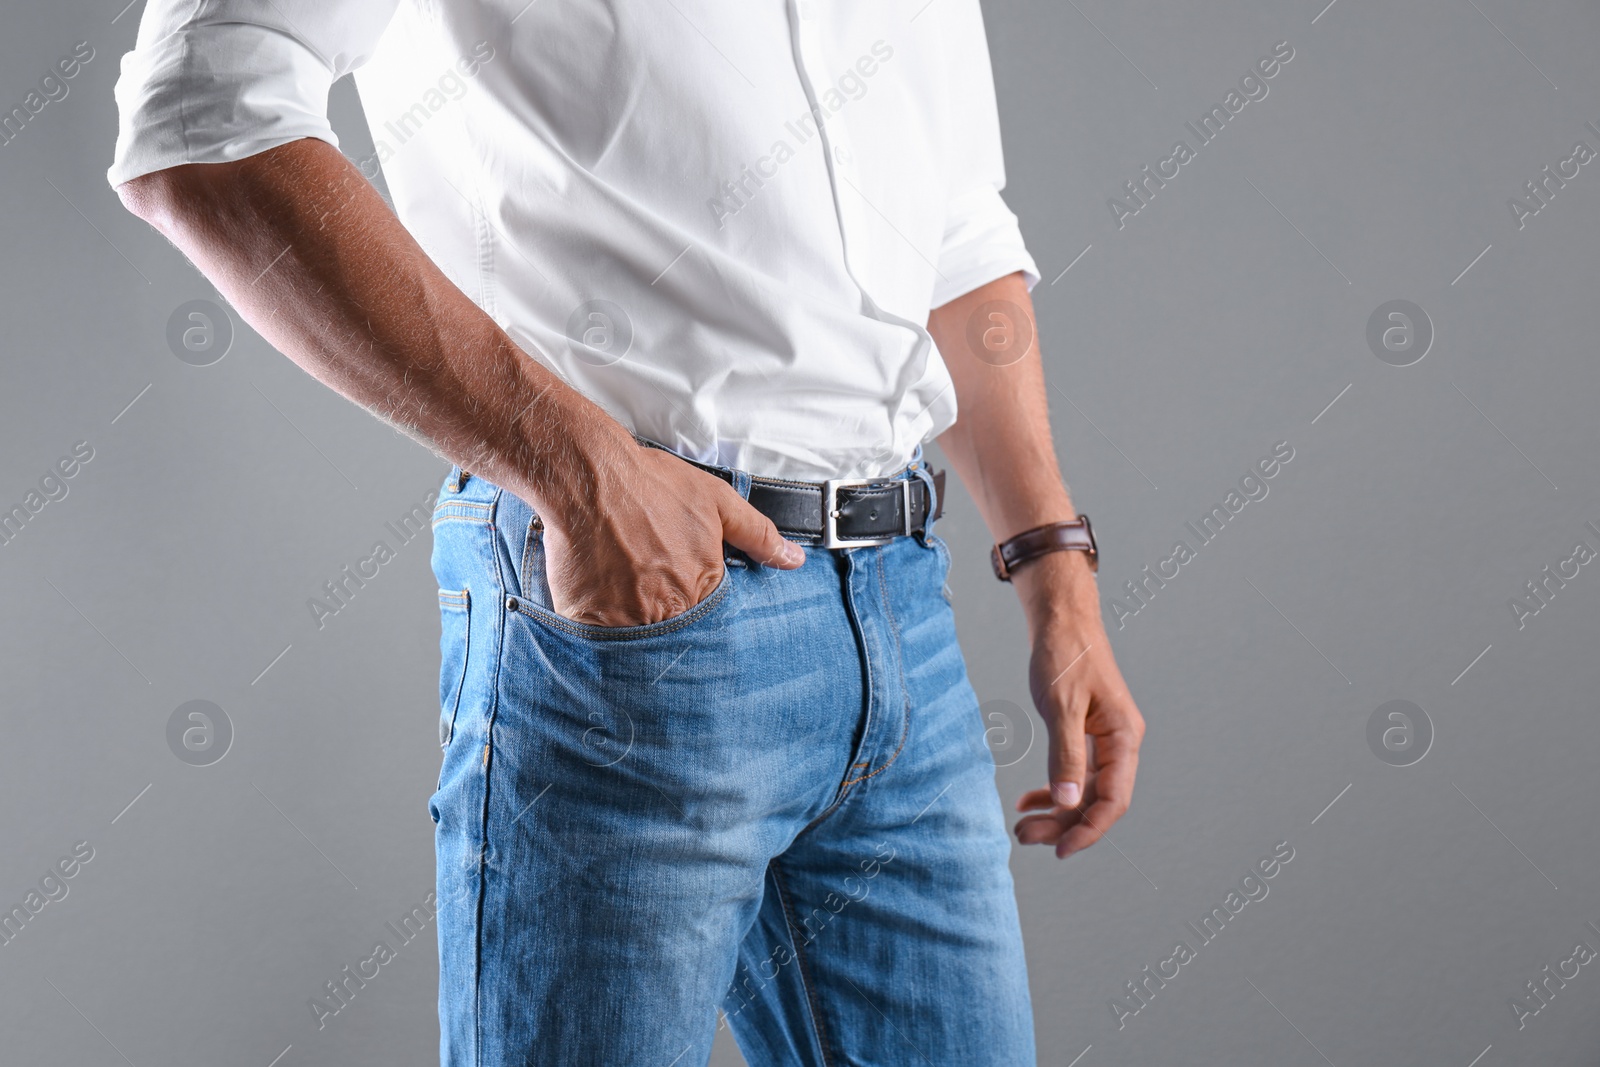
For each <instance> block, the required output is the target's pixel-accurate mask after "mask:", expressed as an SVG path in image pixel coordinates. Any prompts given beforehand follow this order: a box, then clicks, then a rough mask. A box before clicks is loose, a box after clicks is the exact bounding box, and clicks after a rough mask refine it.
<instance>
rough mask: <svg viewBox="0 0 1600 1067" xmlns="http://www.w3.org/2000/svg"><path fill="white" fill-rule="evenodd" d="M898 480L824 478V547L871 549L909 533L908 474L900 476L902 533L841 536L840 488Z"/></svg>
mask: <svg viewBox="0 0 1600 1067" xmlns="http://www.w3.org/2000/svg"><path fill="white" fill-rule="evenodd" d="M895 480H896V479H894V478H829V479H827V480H826V481H824V482H823V483H822V547H823V548H872V547H873V546H875V545H887V544H889V543H890V542H891V541H893V540H894V539H895V538H896V537H900V536H910V534H911V479H910V478H906V477H901V478H900V479H898V480H899V482H900V487H901V488H900V492H901V494H902V498H903V503H902V505H901V509H900V513H901V516H902V517H903V519H904V528H903V529H902V530H901V532H900V533H898V534H889V535H888V536H886V537H840V536H839V490H841V489H854V488H857V487H860V486H863V485H882V484H884V483H886V482H892V481H895Z"/></svg>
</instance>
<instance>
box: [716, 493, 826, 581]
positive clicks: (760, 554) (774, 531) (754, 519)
mask: <svg viewBox="0 0 1600 1067" xmlns="http://www.w3.org/2000/svg"><path fill="white" fill-rule="evenodd" d="M717 512H718V514H719V515H720V516H721V518H722V539H723V540H724V541H726V542H727V543H728V544H730V545H732V546H733V547H734V548H737V549H739V551H741V552H743V553H744V554H745V555H747V556H749V557H750V558H751V559H753V560H755V561H756V562H757V563H761V564H765V565H766V566H769V567H780V568H782V569H783V570H794V569H795V568H796V567H798V566H800V565H801V564H802V563H804V562H805V561H806V550H805V549H803V548H801V547H800V546H799V545H797V544H795V543H794V542H793V541H788V540H785V539H784V537H783V535H782V534H780V533H779V532H778V528H777V527H776V526H774V525H773V524H772V520H771V519H769V518H767V517H766V516H765V515H763V514H761V512H759V511H757V510H756V509H755V508H753V507H751V506H750V502H749V501H747V500H745V499H744V497H742V496H740V495H739V494H738V493H737V492H735V491H734V490H733V489H731V488H730V489H728V490H727V491H726V492H723V493H719V494H718V496H717Z"/></svg>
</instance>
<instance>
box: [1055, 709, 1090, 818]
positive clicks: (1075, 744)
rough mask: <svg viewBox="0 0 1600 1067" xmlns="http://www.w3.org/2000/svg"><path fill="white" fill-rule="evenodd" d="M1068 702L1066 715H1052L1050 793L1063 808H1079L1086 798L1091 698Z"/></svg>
mask: <svg viewBox="0 0 1600 1067" xmlns="http://www.w3.org/2000/svg"><path fill="white" fill-rule="evenodd" d="M1063 700H1064V701H1065V702H1068V707H1067V713H1066V715H1065V716H1063V717H1059V718H1058V717H1055V716H1050V717H1049V722H1050V797H1051V799H1052V800H1054V801H1055V802H1056V803H1057V804H1059V805H1060V806H1061V807H1063V808H1075V807H1077V806H1078V802H1079V801H1080V800H1082V799H1083V786H1084V775H1085V771H1086V768H1087V763H1088V757H1087V747H1088V742H1087V740H1086V739H1085V737H1084V733H1083V719H1084V713H1085V712H1086V711H1087V707H1086V705H1087V704H1088V701H1087V700H1074V699H1073V698H1072V697H1064V698H1063Z"/></svg>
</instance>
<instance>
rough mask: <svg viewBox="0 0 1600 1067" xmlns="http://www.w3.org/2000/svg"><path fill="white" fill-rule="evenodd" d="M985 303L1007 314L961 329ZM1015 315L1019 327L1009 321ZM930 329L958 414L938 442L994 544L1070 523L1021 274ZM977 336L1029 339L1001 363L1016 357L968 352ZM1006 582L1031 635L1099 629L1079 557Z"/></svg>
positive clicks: (942, 312)
mask: <svg viewBox="0 0 1600 1067" xmlns="http://www.w3.org/2000/svg"><path fill="white" fill-rule="evenodd" d="M991 301H1005V302H1006V303H1007V304H1009V305H1011V307H1012V308H1014V309H1015V311H1012V310H1010V309H1007V310H1005V311H991V312H990V313H987V314H985V315H984V316H983V321H982V322H981V323H980V324H979V326H978V328H977V329H970V330H969V328H968V326H969V323H970V322H972V321H973V319H974V316H976V315H977V314H978V309H979V308H980V307H981V306H982V305H983V304H986V303H989V302H991ZM1019 314H1020V316H1021V317H1022V321H1020V322H1017V321H1010V320H1012V319H1014V318H1016V317H1017V315H1019ZM928 329H929V332H931V333H932V334H933V337H934V340H935V342H936V343H937V344H938V345H939V350H940V352H941V353H943V355H944V360H945V364H946V366H947V367H948V368H949V371H950V376H951V378H952V380H953V381H954V382H955V391H956V402H957V406H958V409H959V413H958V415H957V420H956V423H955V425H954V426H952V427H950V429H948V430H946V431H945V432H944V433H943V434H942V435H941V436H940V437H939V444H940V446H941V447H942V448H943V449H944V452H945V455H946V456H948V457H949V459H950V463H951V466H953V467H954V468H955V470H956V473H957V474H958V475H959V476H960V478H961V481H962V483H963V484H964V485H965V486H966V487H967V489H968V491H969V492H971V494H972V496H973V498H974V499H975V500H976V501H977V504H978V510H979V511H980V512H981V513H982V515H983V518H984V522H985V524H986V525H987V526H988V528H989V531H990V533H991V534H993V536H994V538H995V540H996V541H1003V540H1005V539H1007V538H1009V537H1012V536H1014V535H1016V534H1018V533H1021V532H1022V531H1024V530H1029V529H1032V528H1034V527H1036V526H1042V525H1045V524H1046V523H1051V522H1059V521H1062V520H1066V519H1072V518H1075V517H1076V513H1075V512H1074V510H1073V507H1072V501H1071V499H1070V497H1069V495H1068V491H1067V487H1066V485H1065V484H1064V483H1063V481H1062V478H1061V471H1060V467H1059V465H1058V464H1057V462H1056V454H1055V446H1054V444H1053V443H1052V441H1051V437H1050V413H1049V406H1048V400H1047V396H1046V385H1045V379H1044V365H1043V362H1042V360H1041V359H1040V354H1039V345H1038V343H1037V337H1038V330H1037V328H1036V326H1035V324H1034V319H1033V302H1032V300H1031V299H1030V298H1029V295H1028V290H1027V286H1026V285H1025V284H1024V282H1023V279H1022V275H1020V274H1013V275H1009V276H1007V277H1005V278H1000V279H997V280H995V281H993V282H990V283H989V284H988V285H985V286H982V287H981V288H979V289H976V290H974V291H972V292H970V293H968V294H966V295H965V296H962V297H959V298H957V299H956V300H952V301H951V302H950V303H948V304H945V305H944V306H942V307H940V308H937V309H936V310H935V311H934V312H933V313H932V315H931V316H930V317H929V320H928ZM984 330H996V331H1012V336H1013V337H1017V336H1026V337H1030V338H1034V339H1035V340H1034V341H1033V343H1032V344H1031V345H1030V346H1029V348H1028V349H1027V351H1026V352H1025V353H1024V354H1022V355H1021V357H1020V358H1016V359H1015V361H1014V362H1008V361H1009V360H1011V359H1012V358H1013V356H1015V355H1016V353H1015V352H1005V353H1004V354H1003V355H1002V356H1001V357H1000V358H997V357H996V354H995V350H994V349H988V350H982V349H980V350H974V348H973V344H972V338H974V337H981V335H982V333H983V331H984ZM1013 584H1014V585H1015V587H1016V590H1017V593H1018V595H1019V596H1020V597H1021V599H1022V602H1023V606H1024V608H1025V609H1026V611H1027V615H1028V620H1029V623H1030V625H1031V626H1032V627H1033V628H1034V629H1035V631H1037V630H1038V629H1039V628H1040V627H1043V626H1051V625H1057V624H1059V623H1061V622H1063V621H1065V622H1072V621H1074V620H1079V619H1084V618H1085V617H1086V618H1087V619H1091V620H1094V621H1095V623H1096V624H1098V618H1099V602H1098V596H1097V595H1096V592H1095V588H1094V580H1093V575H1092V573H1091V572H1090V570H1089V567H1088V563H1087V560H1086V558H1085V557H1084V555H1083V553H1081V552H1057V553H1052V554H1050V555H1048V556H1044V557H1042V558H1040V559H1038V560H1036V561H1034V562H1032V563H1029V564H1028V565H1027V566H1025V567H1022V568H1020V569H1019V570H1018V571H1017V573H1016V575H1015V577H1014V578H1013Z"/></svg>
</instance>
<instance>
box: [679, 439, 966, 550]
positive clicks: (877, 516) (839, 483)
mask: <svg viewBox="0 0 1600 1067" xmlns="http://www.w3.org/2000/svg"><path fill="white" fill-rule="evenodd" d="M688 462H690V463H694V461H693V460H689V461H688ZM694 465H695V466H696V467H699V468H700V469H701V470H704V471H709V472H710V473H712V474H715V475H716V476H717V477H719V478H721V479H722V480H723V481H725V482H729V483H732V481H733V474H732V472H731V471H726V470H723V469H721V468H718V467H712V466H708V465H707V464H704V463H694ZM928 474H929V475H930V477H931V478H932V480H933V486H934V488H933V489H932V490H930V489H929V488H928V483H927V481H926V480H924V479H923V478H921V477H918V476H917V475H916V474H915V473H912V472H910V471H904V472H902V473H900V474H895V475H889V476H887V477H884V478H830V479H828V480H827V481H824V482H790V481H783V480H781V479H777V478H759V477H756V476H754V475H752V476H751V478H750V505H751V506H752V507H754V508H755V509H756V510H757V511H759V512H761V514H763V515H765V516H766V517H767V518H769V519H771V520H772V523H773V525H774V526H776V527H777V528H778V532H779V533H781V534H783V535H784V536H785V537H788V538H791V539H796V540H806V539H810V540H813V541H816V542H817V543H818V544H820V545H821V546H822V547H823V548H864V547H868V546H871V545H886V544H888V543H889V542H890V541H893V540H894V539H895V538H897V537H909V536H910V535H912V534H918V533H921V532H922V531H923V530H924V529H926V528H927V525H928V523H930V522H932V521H933V520H934V519H937V518H938V517H939V516H940V515H941V514H943V512H944V471H936V470H933V469H931V468H930V469H929V470H928ZM930 509H931V510H932V515H931V516H930V515H929V510H930Z"/></svg>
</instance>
